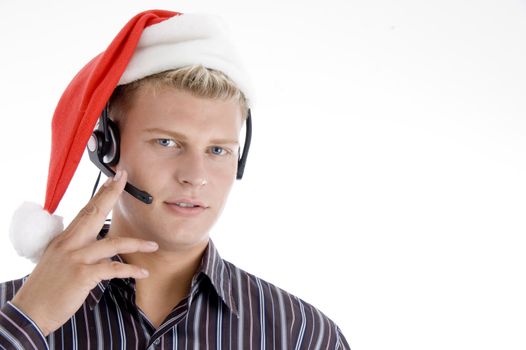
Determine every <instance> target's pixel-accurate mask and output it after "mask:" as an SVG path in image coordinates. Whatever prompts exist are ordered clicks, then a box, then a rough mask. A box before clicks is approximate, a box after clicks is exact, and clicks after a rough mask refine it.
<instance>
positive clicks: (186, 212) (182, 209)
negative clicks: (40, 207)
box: [164, 200, 208, 217]
mask: <svg viewBox="0 0 526 350" xmlns="http://www.w3.org/2000/svg"><path fill="white" fill-rule="evenodd" d="M164 204H165V205H166V207H167V209H169V210H170V212H171V213H173V214H176V215H179V216H185V217H193V216H196V215H199V214H201V213H202V212H204V211H205V210H206V209H208V207H207V206H206V205H205V204H203V203H201V202H198V201H194V200H176V201H170V202H164Z"/></svg>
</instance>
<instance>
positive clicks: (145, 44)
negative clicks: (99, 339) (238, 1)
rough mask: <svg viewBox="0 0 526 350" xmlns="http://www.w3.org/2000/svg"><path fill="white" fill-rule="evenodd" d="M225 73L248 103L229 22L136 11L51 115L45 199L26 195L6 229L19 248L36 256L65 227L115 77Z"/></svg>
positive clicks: (246, 82)
mask: <svg viewBox="0 0 526 350" xmlns="http://www.w3.org/2000/svg"><path fill="white" fill-rule="evenodd" d="M193 64H201V65H203V66H205V67H207V68H212V69H216V70H219V71H221V72H223V73H225V74H226V75H227V76H228V77H229V78H230V79H232V80H233V81H234V83H235V84H236V85H237V86H238V87H239V88H240V90H241V91H242V92H243V93H244V95H245V97H246V98H247V101H248V104H249V105H250V103H251V101H253V97H252V92H251V89H250V83H249V80H248V77H247V74H246V73H245V71H244V69H243V66H242V64H241V62H240V60H239V57H238V55H237V53H236V52H235V49H234V47H233V46H232V44H231V42H230V40H229V38H228V34H227V30H226V28H225V25H224V23H223V22H222V21H221V20H220V19H219V18H218V17H215V16H211V15H204V14H182V13H178V12H171V11H163V10H150V11H145V12H142V13H139V14H138V15H136V16H135V17H133V18H132V19H131V20H130V21H129V22H128V23H127V24H126V25H125V26H124V28H122V29H121V31H120V32H119V33H118V34H117V36H116V37H115V38H114V39H113V41H112V42H111V44H110V45H109V46H108V48H107V49H106V50H105V51H104V52H102V53H100V54H99V55H98V56H96V57H95V58H93V59H92V60H91V61H90V62H89V63H88V64H86V65H85V66H84V67H83V68H82V69H81V70H80V71H79V72H78V73H77V75H76V76H75V77H74V78H73V80H72V81H71V83H70V84H69V85H68V87H67V88H66V90H65V91H64V93H63V95H62V97H61V98H60V100H59V102H58V105H57V108H56V109H55V113H54V115H53V121H52V141H51V159H50V164H49V172H48V181H47V189H46V199H45V204H44V207H42V206H40V205H38V204H35V203H30V202H24V203H23V204H22V205H21V206H20V208H18V209H17V210H16V211H15V213H14V215H13V219H12V221H11V227H10V230H9V236H10V238H11V242H12V243H13V246H14V247H15V249H16V251H17V252H18V254H19V255H21V256H25V257H27V258H28V259H31V260H32V261H33V262H37V261H38V260H39V259H40V257H41V255H42V253H43V252H44V250H45V248H46V247H47V246H48V244H49V242H50V241H51V240H52V239H53V238H54V237H55V236H57V235H58V234H59V233H61V232H62V231H63V230H64V225H63V222H62V220H63V219H62V217H60V216H58V215H52V214H53V213H54V212H55V210H56V208H57V207H58V205H59V203H60V200H61V199H62V197H63V196H64V193H65V192H66V189H67V188H68V186H69V184H70V182H71V179H72V178H73V175H74V173H75V171H76V169H77V167H78V165H79V162H80V159H81V158H82V154H83V152H84V149H85V148H86V145H87V143H88V139H89V137H90V136H91V134H92V132H93V130H94V128H95V125H96V123H97V120H98V118H99V116H100V114H101V112H102V110H103V108H104V106H105V105H106V103H107V101H108V100H109V98H110V96H111V94H112V93H113V90H114V89H115V87H116V86H117V85H122V84H127V83H130V82H132V81H135V80H138V79H140V78H143V77H146V76H149V75H152V74H155V73H159V72H163V71H165V70H169V69H175V68H180V67H184V66H187V65H193Z"/></svg>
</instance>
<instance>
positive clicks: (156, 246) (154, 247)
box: [146, 241, 159, 249]
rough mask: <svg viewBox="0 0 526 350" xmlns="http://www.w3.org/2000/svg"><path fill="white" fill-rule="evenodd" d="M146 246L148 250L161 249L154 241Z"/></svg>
mask: <svg viewBox="0 0 526 350" xmlns="http://www.w3.org/2000/svg"><path fill="white" fill-rule="evenodd" d="M146 245H147V246H148V248H152V249H157V248H159V245H158V244H157V242H154V241H148V242H147V243H146Z"/></svg>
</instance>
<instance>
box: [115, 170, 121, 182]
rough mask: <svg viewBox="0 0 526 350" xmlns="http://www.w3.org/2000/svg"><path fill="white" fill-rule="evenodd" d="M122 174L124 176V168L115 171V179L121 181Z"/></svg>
mask: <svg viewBox="0 0 526 350" xmlns="http://www.w3.org/2000/svg"><path fill="white" fill-rule="evenodd" d="M121 176H122V170H117V172H116V173H115V176H114V177H113V181H119V179H120V178H121Z"/></svg>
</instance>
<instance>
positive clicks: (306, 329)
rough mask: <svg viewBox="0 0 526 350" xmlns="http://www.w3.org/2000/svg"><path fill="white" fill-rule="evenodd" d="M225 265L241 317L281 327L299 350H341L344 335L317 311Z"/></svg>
mask: <svg viewBox="0 0 526 350" xmlns="http://www.w3.org/2000/svg"><path fill="white" fill-rule="evenodd" d="M225 264H226V265H227V266H228V268H229V270H230V271H229V272H230V273H231V284H232V294H233V297H234V300H235V301H236V304H237V307H238V311H239V315H240V318H242V319H247V318H248V319H251V321H257V322H258V323H259V324H260V325H262V327H264V326H268V327H272V328H276V327H278V328H281V333H283V334H285V335H286V336H288V337H290V338H289V339H290V341H292V342H293V344H290V345H292V346H293V347H296V348H298V346H299V348H301V349H310V348H319V347H320V346H322V347H324V348H325V347H330V348H334V349H336V348H338V344H339V343H340V342H341V341H342V339H341V338H342V335H341V332H340V330H339V328H338V326H337V325H336V324H335V323H334V322H333V321H332V320H331V319H330V318H329V317H327V316H326V315H325V314H324V313H323V312H322V311H320V310H319V309H318V308H316V307H315V306H313V305H311V304H309V303H308V302H306V301H304V300H302V299H300V298H299V297H297V296H295V295H293V294H291V293H289V292H287V291H285V290H283V289H282V288H280V287H277V286H276V285H274V284H273V283H270V282H267V281H265V280H263V279H261V278H259V277H257V276H255V275H253V274H251V273H249V272H246V271H244V270H242V269H241V268H239V267H237V266H235V265H234V264H232V263H230V262H228V261H225ZM316 345H317V346H316Z"/></svg>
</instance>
